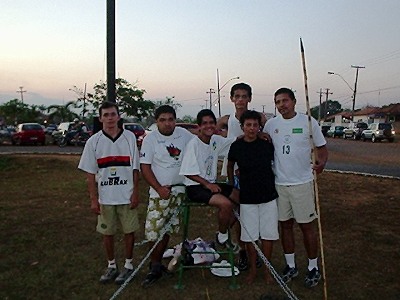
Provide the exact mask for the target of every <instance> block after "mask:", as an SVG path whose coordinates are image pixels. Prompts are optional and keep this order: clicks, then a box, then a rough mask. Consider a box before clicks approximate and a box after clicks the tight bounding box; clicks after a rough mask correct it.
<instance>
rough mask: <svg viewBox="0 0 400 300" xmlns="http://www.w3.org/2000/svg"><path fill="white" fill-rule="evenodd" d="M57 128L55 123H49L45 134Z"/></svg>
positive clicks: (49, 133)
mask: <svg viewBox="0 0 400 300" xmlns="http://www.w3.org/2000/svg"><path fill="white" fill-rule="evenodd" d="M55 130H57V125H56V124H49V125H48V126H47V127H46V128H45V129H44V133H45V134H47V135H51V134H52V133H53V131H55Z"/></svg>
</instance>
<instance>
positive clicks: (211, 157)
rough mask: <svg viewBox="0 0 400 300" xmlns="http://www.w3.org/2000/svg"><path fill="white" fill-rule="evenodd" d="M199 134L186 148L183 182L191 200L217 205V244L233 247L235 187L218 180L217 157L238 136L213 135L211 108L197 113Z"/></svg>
mask: <svg viewBox="0 0 400 300" xmlns="http://www.w3.org/2000/svg"><path fill="white" fill-rule="evenodd" d="M197 124H198V125H199V134H198V136H197V137H195V138H194V139H192V140H191V141H190V142H189V144H188V145H187V147H186V149H185V153H184V155H183V160H182V166H181V170H180V172H179V174H181V175H185V176H186V178H185V180H184V184H185V185H186V192H187V195H188V197H189V199H190V200H191V201H193V202H201V203H206V204H209V205H211V206H215V207H217V208H218V210H219V212H218V229H219V231H218V232H217V239H216V241H217V243H218V244H220V245H224V246H227V247H233V245H232V243H231V242H230V239H229V233H228V229H229V227H230V225H231V224H233V222H234V219H235V218H234V215H233V211H232V209H233V208H234V204H233V203H232V201H231V200H229V198H230V199H232V200H233V201H235V200H236V202H238V199H237V198H236V199H233V198H234V195H233V193H232V191H233V186H231V185H228V184H224V183H217V182H216V180H217V164H218V156H226V155H227V154H228V151H229V147H230V145H231V144H232V143H233V142H234V141H235V140H236V138H230V139H228V138H224V137H222V136H219V135H216V134H214V132H215V125H216V118H215V115H214V113H213V112H212V111H211V110H209V109H203V110H201V111H200V112H199V113H198V114H197Z"/></svg>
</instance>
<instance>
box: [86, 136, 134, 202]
mask: <svg viewBox="0 0 400 300" xmlns="http://www.w3.org/2000/svg"><path fill="white" fill-rule="evenodd" d="M78 168H79V169H81V170H83V171H85V172H87V173H90V174H97V175H98V182H97V185H98V194H99V203H100V204H106V205H121V204H129V203H130V199H131V196H132V193H133V189H134V188H135V187H134V186H133V170H139V151H138V149H137V145H136V137H135V135H134V134H133V133H132V132H130V131H128V130H122V131H121V132H120V134H119V135H118V136H117V137H116V138H115V139H112V138H111V137H110V136H109V135H107V134H106V133H105V132H104V131H99V132H97V133H96V134H94V135H93V136H91V137H90V138H89V140H88V141H87V142H86V145H85V148H84V149H83V153H82V156H81V159H80V161H79V165H78Z"/></svg>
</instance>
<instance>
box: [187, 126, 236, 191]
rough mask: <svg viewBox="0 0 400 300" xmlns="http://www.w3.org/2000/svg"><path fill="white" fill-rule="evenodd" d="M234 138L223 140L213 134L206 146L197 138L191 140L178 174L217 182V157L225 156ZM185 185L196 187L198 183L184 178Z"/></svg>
mask: <svg viewBox="0 0 400 300" xmlns="http://www.w3.org/2000/svg"><path fill="white" fill-rule="evenodd" d="M235 140H236V138H224V137H222V136H219V135H216V134H214V135H213V136H212V137H211V140H210V144H206V143H204V142H203V141H201V140H200V139H199V138H198V137H196V138H194V139H192V140H191V141H190V142H189V144H188V145H187V147H186V150H185V153H184V155H183V160H182V166H181V170H180V172H179V174H181V175H199V176H200V177H202V178H204V179H206V180H207V181H209V182H215V181H216V180H217V164H218V156H227V155H228V151H229V148H230V146H231V144H232V143H233V142H234V141H235ZM184 184H185V185H197V184H199V183H198V182H195V181H193V180H190V179H189V178H187V177H185V180H184Z"/></svg>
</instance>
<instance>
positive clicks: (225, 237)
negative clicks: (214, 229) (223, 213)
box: [218, 231, 229, 244]
mask: <svg viewBox="0 0 400 300" xmlns="http://www.w3.org/2000/svg"><path fill="white" fill-rule="evenodd" d="M228 238H229V234H228V231H227V232H225V233H221V232H218V242H220V243H221V244H223V243H225V242H226V241H227V240H228Z"/></svg>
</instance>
